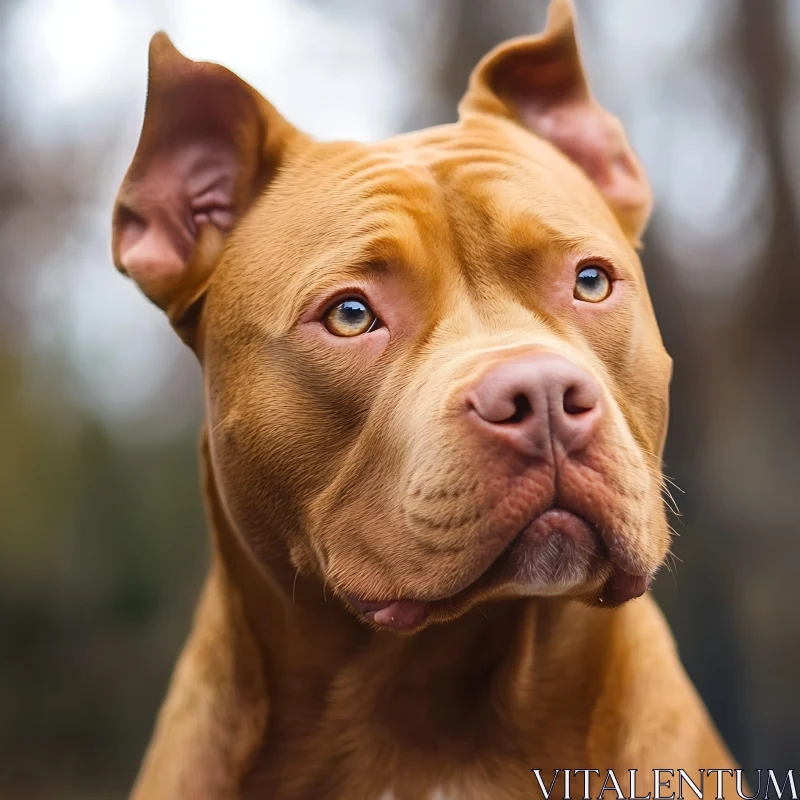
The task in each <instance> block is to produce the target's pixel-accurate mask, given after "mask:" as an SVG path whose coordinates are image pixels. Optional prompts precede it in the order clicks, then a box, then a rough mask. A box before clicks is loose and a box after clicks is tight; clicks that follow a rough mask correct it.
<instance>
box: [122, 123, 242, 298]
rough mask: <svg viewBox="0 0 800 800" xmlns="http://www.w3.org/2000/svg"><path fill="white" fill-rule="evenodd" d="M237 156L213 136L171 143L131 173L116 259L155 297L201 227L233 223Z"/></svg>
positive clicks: (172, 276)
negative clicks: (143, 168)
mask: <svg viewBox="0 0 800 800" xmlns="http://www.w3.org/2000/svg"><path fill="white" fill-rule="evenodd" d="M236 170H237V164H236V156H235V153H234V151H233V149H232V148H231V147H230V146H226V145H225V144H224V143H222V142H220V141H218V140H215V139H205V140H202V141H198V142H191V143H190V142H185V143H182V142H174V143H172V146H171V148H170V149H169V151H167V152H164V153H160V154H158V155H156V156H154V157H153V158H152V159H150V160H149V161H148V162H147V169H146V171H145V172H144V174H141V175H132V176H130V178H131V180H130V182H129V184H128V186H127V188H126V193H125V196H124V197H122V198H120V200H121V203H120V205H121V208H120V210H119V212H118V232H117V235H118V247H119V261H120V266H121V267H122V268H123V270H124V271H125V272H126V273H127V274H128V275H130V277H132V278H133V279H134V280H135V281H136V282H137V283H139V285H140V286H141V287H142V290H143V291H144V292H145V294H147V295H148V296H149V297H151V298H153V299H155V300H156V301H158V298H159V296H160V295H161V294H162V292H163V291H165V290H166V289H168V288H169V287H170V286H171V285H172V284H174V282H175V280H176V279H177V278H179V277H180V274H181V272H182V271H183V269H184V267H185V265H186V262H187V261H188V259H189V257H190V255H191V253H192V249H193V248H194V243H195V241H196V239H197V235H198V231H199V228H200V226H201V225H208V224H211V225H215V226H216V227H218V228H219V229H220V230H221V231H222V232H223V233H227V232H228V231H229V230H230V229H231V228H232V227H233V223H234V219H235V216H234V182H235V177H236Z"/></svg>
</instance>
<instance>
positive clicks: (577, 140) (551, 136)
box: [519, 98, 649, 210]
mask: <svg viewBox="0 0 800 800" xmlns="http://www.w3.org/2000/svg"><path fill="white" fill-rule="evenodd" d="M519 111H520V118H521V122H523V124H525V125H526V127H528V128H530V129H531V130H533V131H535V132H536V133H538V134H539V135H540V136H542V137H543V138H545V139H548V140H549V141H551V142H552V143H553V144H554V145H555V146H556V147H558V148H559V150H562V151H563V152H564V154H565V155H566V156H568V157H569V158H570V159H571V160H572V161H574V162H575V163H576V164H578V165H579V166H580V167H581V168H582V169H583V171H584V172H585V173H586V174H587V175H588V176H589V177H590V178H591V179H592V181H594V183H595V184H596V185H597V187H598V189H600V191H601V192H602V193H603V194H604V195H605V197H606V199H607V200H608V202H609V203H610V204H611V205H612V206H614V207H615V208H617V209H620V210H624V209H628V208H631V209H633V208H638V207H639V206H641V205H642V204H647V203H648V202H649V189H648V185H647V181H646V179H645V177H644V175H643V173H642V170H641V168H640V167H639V165H638V164H637V163H636V160H635V158H634V156H633V153H632V152H631V149H630V146H629V145H628V141H627V138H626V137H625V133H624V131H623V129H622V125H621V124H620V122H619V120H617V119H616V118H615V117H614V116H612V115H611V114H610V113H609V112H607V111H606V110H605V109H603V108H601V107H600V106H599V105H597V104H596V103H595V102H593V101H592V100H589V99H586V98H576V99H574V100H569V101H565V102H563V103H562V104H560V105H556V106H553V107H551V108H544V109H543V108H542V107H541V105H538V104H529V105H526V104H524V103H523V104H522V105H521V106H520V109H519Z"/></svg>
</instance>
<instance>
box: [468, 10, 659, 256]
mask: <svg viewBox="0 0 800 800" xmlns="http://www.w3.org/2000/svg"><path fill="white" fill-rule="evenodd" d="M459 112H460V114H461V115H462V117H463V116H467V115H469V114H471V113H476V112H477V113H484V114H491V115H500V116H503V117H507V118H510V119H513V120H516V121H517V122H518V123H519V124H520V125H522V126H524V127H525V128H528V129H529V130H530V131H532V132H533V133H535V134H537V135H539V136H541V137H542V138H544V139H547V140H549V141H550V142H552V143H553V144H554V145H555V146H556V147H558V148H559V149H560V150H561V151H562V152H563V153H564V154H565V155H567V156H568V157H569V158H570V159H571V160H572V161H574V162H575V163H576V164H577V165H578V166H580V167H581V168H582V169H583V171H584V172H585V173H586V174H587V175H588V176H589V177H590V178H591V179H592V181H593V182H594V183H595V185H596V186H597V188H598V189H599V190H600V192H601V193H602V194H603V196H604V197H605V199H606V202H607V203H608V205H609V206H610V207H611V209H612V211H614V213H615V215H616V217H617V219H618V220H619V222H620V225H621V226H622V228H623V230H624V231H625V233H626V235H627V236H628V237H629V238H631V239H632V240H634V241H635V242H637V243H638V237H639V235H640V234H641V232H642V231H643V230H644V227H645V224H646V223H647V219H648V217H649V216H650V210H651V205H652V196H651V193H650V187H649V185H648V183H647V178H646V177H645V174H644V171H643V169H642V166H641V164H640V163H639V161H638V159H637V158H636V156H635V155H634V153H633V150H632V149H631V147H630V145H629V144H628V140H627V138H626V136H625V132H624V131H623V129H622V125H621V124H620V122H619V120H618V119H617V118H616V117H614V116H613V115H612V114H610V113H609V112H608V111H606V110H605V109H604V108H602V106H600V105H599V103H598V102H597V101H596V100H595V99H594V97H593V96H592V93H591V92H590V90H589V86H588V84H587V81H586V75H585V74H584V71H583V65H582V63H581V57H580V52H579V49H578V42H577V39H576V36H575V12H574V9H573V6H572V2H571V0H551V3H550V7H549V9H548V14H547V25H546V27H545V30H544V31H543V32H542V33H541V34H539V35H537V36H524V37H520V38H518V39H512V40H510V41H508V42H504V43H503V44H500V45H498V46H497V47H496V48H495V49H494V50H492V51H491V52H490V53H488V54H487V55H486V56H485V57H484V58H483V59H482V60H481V62H480V63H479V64H478V66H477V67H475V69H474V70H473V72H472V76H471V77H470V82H469V88H468V90H467V93H466V95H465V96H464V98H463V99H462V101H461V104H460V106H459Z"/></svg>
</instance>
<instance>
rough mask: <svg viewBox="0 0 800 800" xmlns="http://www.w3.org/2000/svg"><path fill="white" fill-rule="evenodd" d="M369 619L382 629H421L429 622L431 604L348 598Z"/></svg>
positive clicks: (422, 601)
mask: <svg viewBox="0 0 800 800" xmlns="http://www.w3.org/2000/svg"><path fill="white" fill-rule="evenodd" d="M347 599H348V600H349V601H350V603H351V604H352V605H353V606H354V607H355V608H356V609H358V611H359V612H360V613H361V614H362V615H363V616H364V617H366V618H367V619H370V620H372V622H374V623H375V624H376V625H380V626H381V627H382V628H390V629H392V630H396V631H408V630H413V629H414V628H418V627H420V625H422V624H423V623H424V622H426V621H427V619H428V615H429V613H430V603H428V602H426V601H424V600H385V601H379V600H360V599H358V598H356V597H348V598H347Z"/></svg>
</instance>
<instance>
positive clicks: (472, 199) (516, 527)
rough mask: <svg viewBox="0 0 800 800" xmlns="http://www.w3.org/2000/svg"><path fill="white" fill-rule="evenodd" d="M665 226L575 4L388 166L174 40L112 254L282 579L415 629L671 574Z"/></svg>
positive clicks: (220, 472)
mask: <svg viewBox="0 0 800 800" xmlns="http://www.w3.org/2000/svg"><path fill="white" fill-rule="evenodd" d="M649 211H650V192H649V188H648V185H647V181H646V179H645V177H644V175H643V173H642V169H641V167H640V165H639V163H638V162H637V160H636V158H635V156H634V155H633V153H632V151H631V149H630V147H629V145H628V143H627V141H626V138H625V135H624V133H623V131H622V129H621V127H620V125H619V123H618V122H617V120H616V119H614V118H613V117H612V116H611V115H610V114H609V113H608V112H607V111H605V110H604V109H602V108H601V107H600V106H599V105H598V104H597V102H596V101H595V100H594V98H593V97H592V95H591V93H590V92H589V89H588V87H587V83H586V80H585V76H584V73H583V69H582V66H581V61H580V57H579V53H578V48H577V44H576V40H575V34H574V22H573V12H572V7H571V4H570V3H569V2H568V0H554V2H553V4H552V6H551V9H550V14H549V18H548V24H547V28H546V30H545V31H544V33H542V34H541V35H539V36H536V37H527V38H520V39H516V40H513V41H511V42H508V43H506V44H503V45H501V46H500V47H498V48H496V49H495V50H494V51H492V52H491V53H489V55H488V56H487V57H486V58H484V59H483V61H482V62H481V63H480V64H479V65H478V66H477V67H476V69H475V71H474V72H473V75H472V77H471V79H470V83H469V87H468V90H467V93H466V95H465V97H464V99H463V101H462V103H461V106H460V119H459V122H458V123H456V124H454V125H446V126H442V127H437V128H433V129H429V130H423V131H420V132H417V133H413V134H408V135H404V136H399V137H396V138H393V139H389V140H388V141H384V142H379V143H377V144H369V145H362V144H355V143H352V142H335V143H322V142H316V141H313V140H311V139H310V138H309V137H307V136H305V135H304V134H302V133H300V132H299V131H297V130H296V129H295V128H293V127H292V126H291V125H290V124H289V123H287V122H286V121H285V120H284V119H283V118H282V117H281V116H280V115H279V114H278V113H277V112H276V110H275V109H274V108H273V107H272V106H270V105H269V103H267V102H266V101H265V100H264V99H263V98H262V97H261V96H260V95H259V94H258V93H257V92H256V91H255V90H254V89H252V88H251V87H250V86H248V85H247V84H245V83H244V82H243V81H241V80H240V79H239V78H237V77H236V76H235V75H233V74H232V73H230V72H229V71H228V70H226V69H224V68H223V67H221V66H218V65H215V64H209V63H196V62H193V61H190V60H188V59H186V58H184V57H183V56H182V55H180V54H179V53H178V52H177V51H176V50H175V49H174V48H173V47H172V45H171V44H170V42H169V40H168V39H167V38H166V37H165V36H164V35H163V34H159V35H157V36H156V37H155V38H154V39H153V42H152V45H151V53H150V86H149V92H148V99H147V109H146V114H145V121H144V127H143V131H142V136H141V140H140V143H139V147H138V149H137V152H136V155H135V157H134V159H133V163H132V165H131V167H130V169H129V171H128V174H127V176H126V178H125V180H124V182H123V184H122V187H121V189H120V193H119V197H118V200H117V205H116V209H115V213H114V258H115V262H116V264H117V265H118V267H119V268H120V269H121V270H123V271H124V272H125V273H127V274H128V275H130V276H131V277H132V278H133V279H134V280H136V281H137V282H138V284H139V285H140V287H141V288H142V289H143V291H144V292H145V293H146V294H147V295H148V296H149V297H150V298H151V299H153V300H154V301H155V302H156V303H157V304H159V305H160V306H162V307H163V308H164V309H165V310H166V311H167V313H168V314H169V316H170V319H171V320H172V322H173V324H174V325H175V327H176V328H177V330H178V332H179V333H180V334H181V336H182V337H183V338H184V340H185V341H187V343H189V344H190V345H191V346H192V347H193V348H194V350H195V351H196V352H197V354H198V356H199V358H200V360H201V362H202V364H203V369H204V375H205V387H206V400H207V414H208V436H209V447H210V452H211V460H212V464H213V471H214V477H215V481H216V484H217V486H218V489H219V493H220V496H221V498H222V502H223V504H224V507H225V510H226V512H227V514H228V516H229V518H230V520H231V521H232V523H233V525H234V526H235V528H236V529H237V531H238V532H239V534H240V535H241V537H242V538H243V539H244V541H246V542H247V544H248V546H249V547H250V549H251V550H252V552H253V553H254V554H255V556H256V557H257V559H258V560H259V561H260V562H261V563H262V564H263V565H264V566H265V567H266V568H267V569H269V570H272V571H273V572H276V573H280V576H281V579H284V578H285V577H286V575H287V574H289V575H291V576H293V575H294V574H295V570H299V571H300V572H301V573H303V574H306V575H309V576H313V577H316V578H319V580H320V581H321V582H324V583H325V584H326V585H327V586H328V588H329V590H330V589H332V590H334V591H335V592H336V593H337V595H338V596H339V597H341V598H342V599H343V600H344V601H345V602H346V603H347V604H348V606H349V607H350V608H351V609H352V610H354V611H355V612H356V613H359V614H361V615H362V616H364V617H366V618H368V619H371V620H372V621H373V623H374V624H376V625H383V626H387V627H393V628H396V629H406V630H409V629H415V628H417V627H419V626H420V625H422V624H424V623H425V622H426V621H427V620H431V619H432V620H437V619H440V620H441V619H445V618H448V617H452V616H454V615H458V614H460V613H462V612H463V611H464V610H465V609H466V608H468V607H469V606H471V605H473V604H474V603H475V602H476V601H478V600H480V599H483V598H486V597H489V596H501V595H502V596H514V595H517V596H519V595H561V596H571V597H576V598H580V599H583V600H585V601H587V602H593V603H604V604H606V605H614V604H618V603H620V602H624V601H625V600H627V599H630V598H631V597H635V596H638V595H639V594H641V593H642V592H643V591H645V589H646V587H647V585H648V582H649V579H650V577H651V576H652V575H653V574H654V573H655V571H656V570H657V569H658V567H659V565H660V564H661V562H662V560H663V559H664V557H665V555H666V552H667V549H668V541H669V535H668V526H667V523H666V519H665V513H664V506H663V503H662V499H661V480H662V476H661V471H660V467H661V465H660V456H661V451H662V448H663V442H664V437H665V432H666V425H667V395H668V384H669V378H670V371H671V369H670V359H669V357H668V356H667V354H666V352H665V351H664V348H663V346H662V343H661V339H660V336H659V332H658V328H657V326H656V322H655V318H654V315H653V310H652V307H651V304H650V299H649V296H648V293H647V289H646V286H645V279H644V275H643V272H642V268H641V265H640V262H639V259H638V257H637V254H636V249H635V247H636V245H637V243H638V237H639V235H640V233H641V230H642V228H643V226H644V224H645V222H646V220H647V217H648V215H649Z"/></svg>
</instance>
